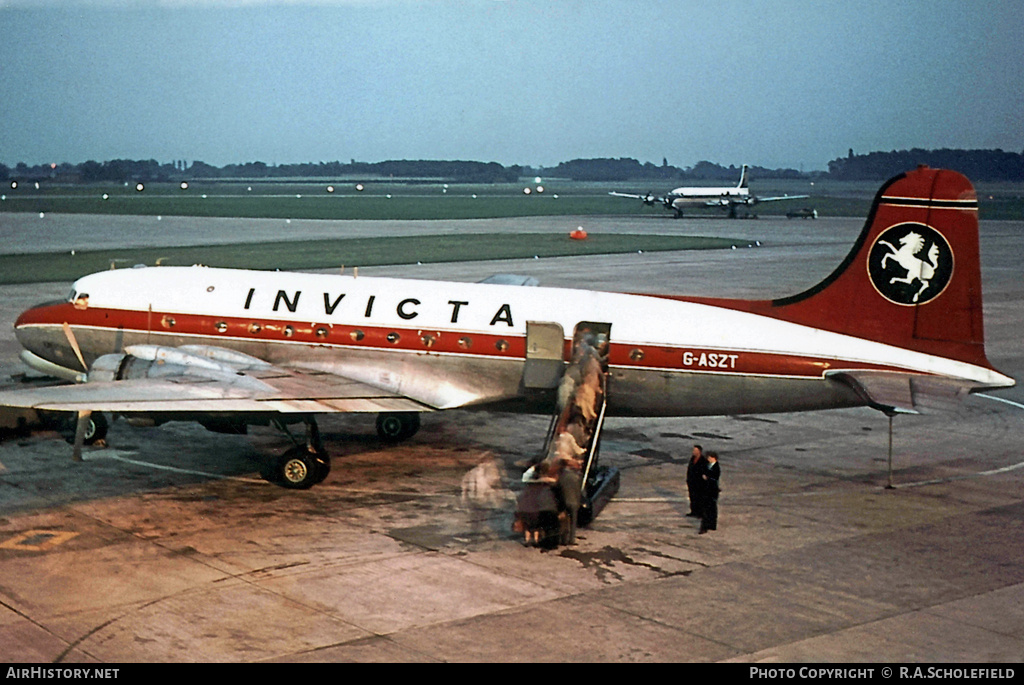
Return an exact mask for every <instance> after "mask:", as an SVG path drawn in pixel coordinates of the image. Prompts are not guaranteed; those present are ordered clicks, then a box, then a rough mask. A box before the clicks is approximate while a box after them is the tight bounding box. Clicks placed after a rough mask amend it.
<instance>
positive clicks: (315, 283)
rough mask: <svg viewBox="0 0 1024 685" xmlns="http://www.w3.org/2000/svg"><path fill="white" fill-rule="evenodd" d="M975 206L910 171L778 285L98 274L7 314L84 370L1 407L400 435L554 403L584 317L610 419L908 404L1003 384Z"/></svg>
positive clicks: (190, 271) (141, 271) (28, 348)
mask: <svg viewBox="0 0 1024 685" xmlns="http://www.w3.org/2000/svg"><path fill="white" fill-rule="evenodd" d="M977 214H978V202H977V198H976V196H975V192H974V189H973V187H972V186H971V184H970V182H969V181H968V180H967V179H966V178H964V177H963V176H961V175H960V174H958V173H955V172H952V171H946V170H936V169H929V168H926V167H922V168H919V169H917V170H915V171H912V172H908V173H907V174H904V175H901V176H899V177H897V178H894V179H892V180H891V181H889V182H888V183H886V184H885V185H884V186H883V187H882V189H881V190H880V191H879V192H878V195H877V196H876V198H875V202H874V205H873V207H872V210H871V214H870V216H869V218H868V220H867V223H866V225H865V227H864V230H863V232H862V233H861V235H860V237H859V238H858V240H857V242H856V244H855V245H854V246H853V249H852V250H851V252H850V253H849V255H848V256H847V258H846V259H845V261H843V263H842V264H841V265H840V266H839V267H838V268H837V269H836V270H835V271H834V272H833V273H832V274H831V275H830V276H828V277H827V278H826V279H825V280H824V281H822V282H821V283H820V284H818V285H817V286H815V287H813V288H811V289H810V290H808V291H806V292H803V293H800V294H799V295H795V296H793V297H787V298H783V299H778V300H726V299H712V298H694V297H680V296H654V295H635V294H626V293H614V292H594V291H586V290H571V289H557V288H542V287H523V286H519V285H498V284H492V283H450V282H430V281H420V280H400V279H392V278H368V277H356V276H354V275H353V276H347V275H320V274H308V273H286V272H264V271H249V270H230V269H219V268H206V267H150V268H135V269H121V270H116V271H106V272H102V273H97V274H93V275H90V276H85V277H83V278H81V279H79V280H78V281H76V282H75V284H74V286H73V289H72V292H71V295H70V296H69V297H68V299H67V300H66V301H62V302H57V303H50V304H45V305H40V306H38V307H35V308H33V309H30V310H28V311H26V312H24V313H23V314H22V315H21V317H20V318H19V319H18V321H17V323H16V324H15V327H16V333H17V337H18V340H19V341H20V342H21V344H22V345H23V347H24V348H25V351H24V352H23V353H22V358H23V359H24V360H25V361H26V362H27V363H28V364H29V365H31V366H33V367H35V368H37V369H42V370H45V371H48V372H50V373H51V374H58V375H62V376H64V377H68V378H71V379H74V380H78V381H80V382H79V383H78V384H75V385H63V386H53V387H47V388H40V389H28V390H17V391H8V392H3V393H0V404H4V405H12V406H21V407H35V408H37V409H48V410H55V411H70V412H78V415H79V426H80V431H79V432H80V433H81V430H82V428H81V426H83V425H84V419H85V418H87V417H88V416H89V414H90V413H91V412H115V413H122V414H126V415H129V416H133V417H140V416H142V417H150V418H151V419H153V420H156V421H158V422H159V421H162V420H168V419H176V418H191V419H199V420H202V422H203V423H204V425H207V426H208V427H212V428H215V429H216V428H221V429H224V428H225V427H231V426H235V425H240V424H245V423H250V422H253V423H254V422H258V421H259V422H266V421H267V420H277V421H282V422H284V421H287V420H288V419H292V420H304V421H306V422H307V427H311V428H312V432H313V434H314V435H313V442H314V443H315V442H318V441H316V440H315V437H316V436H315V422H313V420H312V418H311V417H315V416H316V415H317V414H323V413H330V412H373V413H377V414H379V417H378V430H379V431H380V432H381V434H382V436H383V437H386V438H391V439H395V440H398V439H402V438H404V437H408V436H409V435H411V434H412V433H413V432H415V430H416V429H417V427H418V425H419V420H418V416H419V414H418V413H419V412H424V411H435V410H442V409H451V408H456V407H458V408H481V409H488V410H510V411H522V412H547V413H550V412H551V411H552V410H553V408H554V405H555V399H554V394H555V393H554V391H553V390H552V388H554V387H555V386H557V384H558V382H559V376H560V375H561V373H562V372H563V369H564V367H565V364H566V362H567V361H568V359H569V354H570V347H571V343H572V340H573V335H574V331H575V330H576V329H577V328H578V327H580V326H584V327H587V328H588V329H594V330H597V329H599V330H601V331H603V334H605V335H607V342H608V347H607V350H608V356H607V362H608V374H609V375H608V385H607V388H608V390H607V412H608V414H609V415H613V416H614V415H620V416H695V415H723V414H730V415H731V414H759V413H767V412H791V411H803V410H816V409H829V408H838V407H851V406H858V405H860V406H863V405H867V406H872V407H875V408H877V409H881V410H885V411H900V410H905V411H913V410H914V407H915V406H916V405H917V403H918V402H919V401H920V400H921V399H922V398H923V397H924V396H926V395H934V394H942V395H958V394H962V393H965V392H973V391H976V390H980V389H990V388H1003V387H1009V386H1012V385H1013V384H1014V380H1013V379H1012V378H1009V377H1008V376H1006V375H1003V374H1002V373H999V372H998V371H997V370H995V369H994V368H993V367H992V365H991V364H990V363H989V362H988V360H987V359H986V356H985V345H984V334H983V330H982V300H981V274H980V267H979V249H978V217H977ZM81 437H82V436H81V435H79V436H78V443H79V445H80V442H81ZM310 453H315V454H314V457H312V458H313V462H309V463H305V464H301V463H300V464H298V466H299V468H294V467H295V466H296V463H295V462H294V460H293V463H292V466H291V467H289V466H288V464H286V463H284V462H282V464H281V466H280V468H281V473H280V474H279V476H280V479H281V480H282V481H284V483H285V484H286V485H289V486H291V487H308V486H309V485H311V484H312V483H314V482H317V481H318V480H319V479H322V477H323V476H324V474H325V471H324V469H325V468H329V463H328V462H326V457H325V456H324V455H323V454H322V451H320V450H312V449H311V450H310ZM296 458H297V459H299V458H305V457H302V455H299V456H298V457H296ZM316 459H319V460H320V461H319V462H317V461H316Z"/></svg>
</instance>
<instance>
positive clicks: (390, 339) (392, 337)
mask: <svg viewBox="0 0 1024 685" xmlns="http://www.w3.org/2000/svg"><path fill="white" fill-rule="evenodd" d="M401 339H402V336H400V335H399V334H398V333H395V332H394V331H391V332H390V333H388V342H389V343H391V344H392V345H393V344H395V343H396V342H398V341H399V340H401Z"/></svg>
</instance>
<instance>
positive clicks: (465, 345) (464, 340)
mask: <svg viewBox="0 0 1024 685" xmlns="http://www.w3.org/2000/svg"><path fill="white" fill-rule="evenodd" d="M472 346H473V339H472V338H470V337H469V336H463V337H461V338H459V347H461V348H462V349H464V350H468V349H469V348H471V347H472Z"/></svg>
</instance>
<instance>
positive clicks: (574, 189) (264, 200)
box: [0, 179, 1024, 220]
mask: <svg viewBox="0 0 1024 685" xmlns="http://www.w3.org/2000/svg"><path fill="white" fill-rule="evenodd" d="M537 186H538V184H537V183H525V182H524V183H501V184H457V183H451V184H448V183H442V182H439V181H438V182H428V183H397V182H392V181H368V182H366V183H365V184H364V185H363V189H362V190H357V189H356V184H355V183H353V182H352V181H349V180H345V181H338V182H333V183H332V182H330V181H311V180H309V179H304V180H293V181H292V182H281V181H273V182H266V181H262V182H257V181H249V182H244V181H243V182H223V181H193V182H191V183H190V184H189V186H188V188H185V189H183V188H181V187H180V185H179V184H172V183H153V184H147V185H146V186H145V188H144V189H143V190H142V191H138V190H136V188H135V186H134V185H128V184H89V185H82V184H77V185H75V184H67V185H58V184H47V183H41V184H40V187H39V188H36V187H35V184H32V183H22V184H19V185H18V187H17V188H10V187H6V184H5V187H4V188H3V189H2V191H0V212H31V213H39V212H42V213H51V212H57V213H73V214H124V215H142V216H198V217H241V218H277V219H363V220H367V219H369V220H374V219H378V220H416V219H452V220H458V219H490V218H501V217H523V216H575V215H611V216H624V215H635V214H651V215H665V214H666V210H664V209H663V208H661V207H657V206H655V207H648V206H644V205H643V204H642V203H641V202H640V201H639V200H632V199H628V198H618V197H612V196H610V195H608V192H609V191H611V190H619V191H623V192H634V193H640V194H643V193H647V192H654V193H655V194H657V193H664V192H666V191H667V190H668V188H658V187H653V185H652V184H650V183H577V182H571V181H564V180H562V181H560V180H557V179H556V180H552V181H550V182H545V183H544V184H543V192H540V191H538V187H537ZM878 187H879V184H876V183H869V182H848V183H843V182H836V181H828V180H825V181H817V182H815V183H813V184H811V183H810V182H808V181H795V180H794V181H770V180H765V181H763V182H761V183H759V184H758V185H757V188H756V190H755V192H756V193H758V194H760V195H761V196H764V197H769V196H774V195H782V194H789V195H796V194H809V195H810V196H811V197H810V198H808V199H800V200H785V201H780V202H771V203H763V204H759V205H757V206H756V209H755V211H756V213H757V214H759V215H763V216H772V215H776V216H777V215H783V214H785V213H786V212H787V211H791V210H797V209H801V208H803V207H813V208H815V209H817V211H818V213H819V215H821V216H853V217H864V216H867V214H868V211H869V210H870V208H871V201H872V199H873V198H874V194H875V192H876V191H877V190H878ZM525 190H529V191H530V192H529V193H526V192H524V191H525ZM978 195H979V199H980V202H981V218H982V219H1016V220H1022V219H1024V188H1022V187H1020V186H1019V185H1014V184H993V185H991V186H986V185H980V186H979V188H978ZM722 214H723V213H722V212H721V211H720V210H715V209H694V210H687V215H690V216H709V215H710V216H715V215H717V216H721V215H722Z"/></svg>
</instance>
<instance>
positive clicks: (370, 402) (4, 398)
mask: <svg viewBox="0 0 1024 685" xmlns="http://www.w3.org/2000/svg"><path fill="white" fill-rule="evenodd" d="M207 352H212V353H213V355H214V356H213V357H211V356H209V355H205V354H204V353H207ZM217 352H224V353H226V354H227V355H230V356H225V357H224V358H220V359H217V358H215V357H216V354H217ZM126 353H127V354H128V355H131V356H132V357H133V361H137V360H141V361H142V364H135V366H136V367H142V369H141V371H140V373H144V375H139V376H137V377H130V378H125V379H123V380H116V379H113V378H112V379H110V380H105V379H104V375H103V373H102V370H103V364H101V361H102V360H103V359H104V358H103V357H101V358H100V359H99V360H97V363H96V364H94V368H97V367H99V371H95V372H90V377H91V378H90V380H89V381H87V382H85V383H80V384H77V385H58V386H48V387H40V388H27V389H17V390H6V391H0V405H4V406H14V407H27V408H33V409H42V410H51V411H84V410H89V411H106V412H122V413H147V412H249V413H261V412H281V413H303V414H306V413H309V414H312V413H340V412H399V411H431V410H433V409H434V408H435V407H432V406H430V405H429V404H427V403H426V402H425V401H420V400H417V399H416V398H413V397H408V396H405V395H403V394H401V393H399V392H395V391H392V390H389V389H387V388H384V387H380V386H377V385H374V384H372V383H367V382H363V381H359V380H355V379H352V378H347V377H344V376H341V375H338V374H336V373H330V372H324V371H316V370H308V369H307V370H300V369H290V368H284V367H280V366H275V365H271V364H267V363H266V362H262V361H260V360H257V359H255V358H249V359H251V360H252V362H251V363H250V362H246V361H245V360H243V359H242V358H243V357H245V355H239V353H236V352H230V351H228V350H220V349H219V348H197V347H192V348H157V347H153V346H147V345H139V346H135V347H134V348H132V347H129V348H127V349H126ZM108 356H110V357H115V356H116V357H118V358H119V360H120V359H123V358H124V355H108ZM147 362H148V363H149V365H148V366H147V365H146V363H147ZM117 366H118V368H119V369H121V368H125V367H124V365H123V364H121V363H120V361H118V363H117ZM119 373H120V371H119ZM92 377H99V378H100V379H101V380H92Z"/></svg>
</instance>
